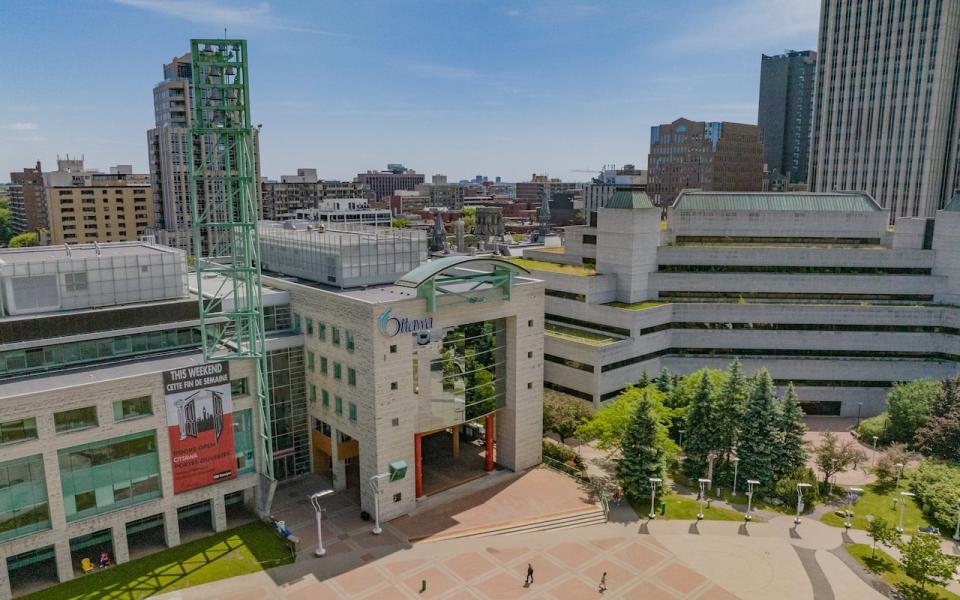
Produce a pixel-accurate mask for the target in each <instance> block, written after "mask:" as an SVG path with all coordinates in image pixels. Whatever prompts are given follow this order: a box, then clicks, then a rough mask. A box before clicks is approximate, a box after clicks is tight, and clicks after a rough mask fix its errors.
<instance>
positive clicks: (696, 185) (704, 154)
mask: <svg viewBox="0 0 960 600" xmlns="http://www.w3.org/2000/svg"><path fill="white" fill-rule="evenodd" d="M647 166H648V167H649V169H650V170H649V174H648V179H647V193H648V194H649V195H650V198H651V199H652V200H653V202H654V204H656V205H657V206H667V205H669V204H671V203H672V202H673V200H674V199H675V198H676V197H677V195H678V194H680V191H681V190H684V189H701V190H705V191H717V192H725V191H730V192H751V191H760V189H761V186H762V184H763V146H762V145H761V144H760V128H759V127H757V126H756V125H746V124H743V123H728V122H726V121H724V122H706V123H705V122H703V121H690V120H688V119H683V118H680V119H677V120H676V121H674V122H673V123H667V124H664V125H654V126H653V127H651V128H650V156H649V158H648V160H647Z"/></svg>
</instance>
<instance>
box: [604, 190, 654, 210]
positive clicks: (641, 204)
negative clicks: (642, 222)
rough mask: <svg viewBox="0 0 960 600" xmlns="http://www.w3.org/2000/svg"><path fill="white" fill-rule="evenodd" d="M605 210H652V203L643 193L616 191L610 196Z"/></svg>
mask: <svg viewBox="0 0 960 600" xmlns="http://www.w3.org/2000/svg"><path fill="white" fill-rule="evenodd" d="M604 207H605V208H653V202H651V201H650V197H649V196H647V194H646V193H645V192H640V191H637V190H617V191H615V192H614V193H613V195H612V196H610V199H609V200H607V203H606V204H605V205H604Z"/></svg>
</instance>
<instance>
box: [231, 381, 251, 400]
mask: <svg viewBox="0 0 960 600" xmlns="http://www.w3.org/2000/svg"><path fill="white" fill-rule="evenodd" d="M249 393H250V381H249V380H248V379H247V378H246V377H244V378H243V379H233V380H231V381H230V394H231V395H233V396H246V395H247V394H249Z"/></svg>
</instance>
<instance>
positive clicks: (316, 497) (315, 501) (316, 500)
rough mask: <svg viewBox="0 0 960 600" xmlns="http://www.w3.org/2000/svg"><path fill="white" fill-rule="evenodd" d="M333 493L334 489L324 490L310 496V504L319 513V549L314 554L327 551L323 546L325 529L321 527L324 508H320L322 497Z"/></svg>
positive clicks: (319, 554) (322, 553)
mask: <svg viewBox="0 0 960 600" xmlns="http://www.w3.org/2000/svg"><path fill="white" fill-rule="evenodd" d="M332 493H333V490H323V491H322V492H317V493H316V494H313V495H311V496H310V504H312V505H313V512H315V513H316V514H317V549H316V550H314V552H313V553H314V554H315V555H317V556H323V555H324V554H326V553H327V551H326V549H324V547H323V531H322V530H321V529H320V519H321V515H322V513H323V509H322V508H320V498H323V497H324V496H329V495H330V494H332Z"/></svg>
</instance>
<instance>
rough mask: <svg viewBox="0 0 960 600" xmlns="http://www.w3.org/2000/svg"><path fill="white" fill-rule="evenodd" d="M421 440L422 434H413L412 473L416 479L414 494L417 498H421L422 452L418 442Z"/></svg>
mask: <svg viewBox="0 0 960 600" xmlns="http://www.w3.org/2000/svg"><path fill="white" fill-rule="evenodd" d="M422 438H423V435H422V434H419V433H415V434H413V473H414V477H415V478H416V483H415V484H414V490H415V491H414V493H415V494H416V496H417V498H419V497H420V496H423V450H422V449H421V445H420V440H421V439H422Z"/></svg>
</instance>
